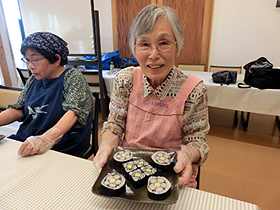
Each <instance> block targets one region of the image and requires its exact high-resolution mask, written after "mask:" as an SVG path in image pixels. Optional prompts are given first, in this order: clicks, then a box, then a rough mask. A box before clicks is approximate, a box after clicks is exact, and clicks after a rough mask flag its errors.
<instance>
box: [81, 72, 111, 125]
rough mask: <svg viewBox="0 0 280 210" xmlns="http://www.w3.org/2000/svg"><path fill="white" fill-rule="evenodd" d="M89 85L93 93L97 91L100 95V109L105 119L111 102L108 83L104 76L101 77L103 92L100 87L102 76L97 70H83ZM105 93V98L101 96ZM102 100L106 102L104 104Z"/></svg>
mask: <svg viewBox="0 0 280 210" xmlns="http://www.w3.org/2000/svg"><path fill="white" fill-rule="evenodd" d="M82 73H83V75H84V77H85V79H86V81H87V83H88V85H89V88H90V90H91V92H92V93H97V94H98V95H99V99H100V100H99V103H100V106H99V108H100V110H101V112H102V119H103V120H105V118H106V117H107V116H108V114H109V102H110V98H109V96H108V93H107V89H106V85H105V81H104V79H103V76H102V77H101V78H102V79H103V90H104V93H103V94H101V88H100V84H101V83H100V82H99V81H100V76H99V74H98V72H97V71H82ZM102 95H103V97H104V98H103V100H102V99H101V98H100V97H102ZM102 102H104V104H102Z"/></svg>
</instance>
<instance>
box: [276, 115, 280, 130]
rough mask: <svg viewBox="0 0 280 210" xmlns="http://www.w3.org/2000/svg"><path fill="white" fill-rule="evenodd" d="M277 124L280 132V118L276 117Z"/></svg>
mask: <svg viewBox="0 0 280 210" xmlns="http://www.w3.org/2000/svg"><path fill="white" fill-rule="evenodd" d="M275 122H276V125H277V127H278V129H279V130H280V119H279V116H276V117H275Z"/></svg>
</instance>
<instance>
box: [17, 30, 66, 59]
mask: <svg viewBox="0 0 280 210" xmlns="http://www.w3.org/2000/svg"><path fill="white" fill-rule="evenodd" d="M67 45H68V43H67V42H66V41H64V40H63V39H62V38H60V37H59V36H57V35H55V34H52V33H50V32H36V33H33V34H30V35H29V36H27V37H26V38H25V39H24V41H23V43H22V44H21V48H23V47H30V48H35V49H40V50H45V51H47V52H49V53H52V54H59V55H60V56H61V58H62V59H63V58H64V59H67V56H68V54H69V50H68V48H67Z"/></svg>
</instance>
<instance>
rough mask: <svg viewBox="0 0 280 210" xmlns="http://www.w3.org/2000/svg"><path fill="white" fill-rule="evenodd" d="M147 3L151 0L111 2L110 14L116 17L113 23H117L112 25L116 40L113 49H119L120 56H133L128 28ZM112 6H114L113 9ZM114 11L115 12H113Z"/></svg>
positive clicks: (119, 0)
mask: <svg viewBox="0 0 280 210" xmlns="http://www.w3.org/2000/svg"><path fill="white" fill-rule="evenodd" d="M113 1H116V0H113ZM148 4H151V0H141V1H139V0H118V1H117V2H114V3H113V2H112V5H113V6H112V9H113V11H112V16H113V17H114V18H116V19H115V20H113V25H114V24H116V25H117V26H116V28H114V27H113V30H115V31H114V32H113V36H114V37H113V39H117V40H118V41H117V43H114V50H120V57H121V58H132V57H133V55H132V53H131V50H130V48H129V43H128V33H129V29H130V26H131V24H132V22H133V20H134V18H135V17H136V16H137V14H138V13H139V12H140V10H141V9H142V8H143V7H145V6H147V5H148ZM113 7H115V11H114V8H113ZM115 12H116V13H117V14H114V13H115Z"/></svg>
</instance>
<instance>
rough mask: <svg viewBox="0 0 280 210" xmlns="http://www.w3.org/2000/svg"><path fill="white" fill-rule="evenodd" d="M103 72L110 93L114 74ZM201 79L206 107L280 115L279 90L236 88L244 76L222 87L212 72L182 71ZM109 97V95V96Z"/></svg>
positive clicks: (238, 76)
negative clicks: (205, 97) (213, 78)
mask: <svg viewBox="0 0 280 210" xmlns="http://www.w3.org/2000/svg"><path fill="white" fill-rule="evenodd" d="M107 72H108V71H104V73H103V77H104V80H105V84H106V88H107V91H108V92H109V93H111V91H112V89H113V85H114V77H115V75H114V74H107ZM184 72H185V73H188V74H192V75H195V76H198V77H199V78H201V79H202V80H203V81H204V83H205V84H206V86H207V93H208V105H209V106H211V107H217V108H223V109H230V110H239V111H245V112H252V113H258V114H266V115H273V116H277V115H278V116H279V115H280V105H279V104H280V90H279V89H266V90H260V89H258V88H254V87H251V88H238V86H237V84H238V83H239V82H243V79H244V74H238V75H237V82H236V84H230V85H223V86H221V85H220V84H217V83H214V82H213V81H212V72H199V71H184ZM109 95H110V94H109Z"/></svg>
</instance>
